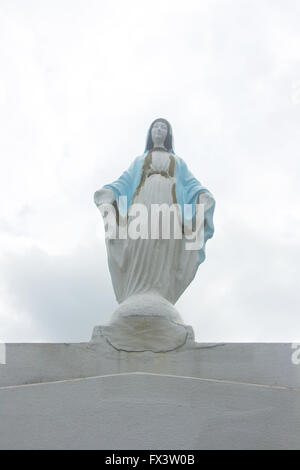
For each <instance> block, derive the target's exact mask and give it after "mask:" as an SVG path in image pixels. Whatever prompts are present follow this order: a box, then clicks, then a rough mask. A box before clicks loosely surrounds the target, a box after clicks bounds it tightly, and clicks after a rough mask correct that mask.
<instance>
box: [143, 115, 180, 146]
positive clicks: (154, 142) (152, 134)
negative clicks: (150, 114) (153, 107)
mask: <svg viewBox="0 0 300 470" xmlns="http://www.w3.org/2000/svg"><path fill="white" fill-rule="evenodd" d="M154 147H164V148H165V149H166V150H168V151H169V152H171V153H174V150H173V134H172V127H171V125H170V123H169V122H168V121H167V120H166V119H163V118H158V119H155V121H153V122H152V124H151V126H150V129H149V131H148V134H147V139H146V148H145V152H149V150H152V149H153V148H154Z"/></svg>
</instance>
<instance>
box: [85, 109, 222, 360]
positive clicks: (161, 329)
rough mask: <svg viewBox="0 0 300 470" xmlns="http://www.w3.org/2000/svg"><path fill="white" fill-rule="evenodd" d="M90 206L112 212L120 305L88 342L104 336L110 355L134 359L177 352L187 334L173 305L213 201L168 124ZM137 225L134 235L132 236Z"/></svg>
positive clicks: (112, 265)
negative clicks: (131, 354)
mask: <svg viewBox="0 0 300 470" xmlns="http://www.w3.org/2000/svg"><path fill="white" fill-rule="evenodd" d="M94 201H95V204H96V205H97V207H98V208H99V209H100V211H101V213H102V215H103V216H104V213H106V214H107V212H105V211H107V208H108V207H111V208H113V209H114V211H113V212H112V213H113V214H114V215H113V217H114V221H115V222H116V226H117V227H118V236H106V248H107V255H108V265H109V270H110V274H111V279H112V284H113V287H114V292H115V295H116V299H117V301H118V303H119V304H120V305H119V307H118V308H117V310H116V311H115V312H114V314H113V316H112V318H111V320H110V323H109V324H108V326H106V327H97V328H98V330H97V328H96V329H95V330H94V335H93V339H94V340H95V338H96V337H97V336H99V335H100V336H105V337H106V339H107V340H108V342H109V343H110V344H111V345H112V346H114V347H115V348H117V349H124V350H133V351H143V350H152V351H155V352H157V351H167V350H170V349H175V348H178V347H181V346H183V345H184V344H185V343H186V341H187V339H188V337H191V329H190V327H187V326H186V325H184V324H183V321H182V319H181V317H180V315H179V313H178V311H177V310H176V309H175V307H174V304H175V303H176V302H177V300H178V298H179V297H180V295H181V294H182V293H183V292H184V290H185V289H186V288H187V287H188V285H189V284H190V282H191V281H192V280H193V278H194V277H195V274H196V272H197V269H198V267H199V265H200V264H201V263H202V262H203V261H204V259H205V244H206V242H207V240H208V239H209V238H211V237H212V236H213V233H214V225H213V213H214V208H215V201H214V198H213V196H212V194H211V193H210V192H209V191H208V190H207V189H206V188H204V187H203V186H202V185H201V183H200V182H199V181H198V180H197V179H196V178H195V177H194V176H193V175H192V173H191V172H190V170H189V169H188V167H187V165H186V163H185V162H184V161H183V160H182V159H181V158H180V157H178V156H177V155H176V154H175V152H174V146H173V133H172V128H171V125H170V124H169V122H168V121H167V120H165V119H162V118H159V119H156V120H155V121H153V122H152V124H151V126H150V129H149V131H148V134H147V138H146V148H145V151H144V153H143V154H142V155H140V156H138V157H137V158H135V160H134V161H133V162H132V164H131V165H130V167H129V168H128V169H127V170H126V171H124V173H123V174H122V175H121V176H120V177H119V179H117V180H116V181H114V182H113V183H111V184H107V185H105V186H103V188H102V189H100V190H99V191H96V193H95V196H94ZM166 208H167V209H168V208H169V209H170V211H169V214H168V217H166V213H167V212H168V211H164V210H163V209H166ZM160 209H161V212H160ZM141 213H142V214H141ZM137 214H138V215H139V216H140V217H139V218H137V217H136V216H137ZM145 214H146V215H145ZM199 214H200V215H201V217H200V216H199ZM141 215H143V217H141ZM154 215H156V216H157V215H158V217H154ZM161 216H162V219H161ZM164 216H165V218H164ZM137 220H138V224H137ZM195 222H196V223H195ZM130 225H131V227H130ZM137 225H138V226H139V227H138V228H139V230H136V231H134V230H132V227H135V228H137ZM195 226H196V229H195V230H194V228H195ZM124 227H125V228H126V236H124ZM178 227H179V229H178ZM121 231H122V233H123V235H122V236H120V233H121ZM200 232H201V236H200V237H199V233H200ZM196 234H197V235H198V238H197V237H196ZM193 236H195V237H196V238H197V243H196V244H195V243H193V244H192V243H191V239H192V238H193ZM99 328H100V330H99Z"/></svg>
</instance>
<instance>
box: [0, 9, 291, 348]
mask: <svg viewBox="0 0 300 470" xmlns="http://www.w3.org/2000/svg"><path fill="white" fill-rule="evenodd" d="M299 18H300V2H299V1H298V0H205V1H200V0H195V1H192V0H186V1H185V2H183V1H182V0H180V1H178V0H168V1H164V0H151V1H147V2H146V1H143V0H135V1H131V0H127V1H124V0H118V1H112V0H108V1H104V0H51V1H50V0H43V1H41V0H36V1H33V0H27V1H26V2H24V1H23V0H20V1H16V0H7V1H6V0H0V126H1V132H0V155H1V172H0V263H1V264H0V266H1V268H0V295H1V297H0V339H2V340H3V341H8V342H11V341H13V342H30V341H55V342H56V341H57V342H60V341H63V342H71V341H72V342H75V341H87V340H89V338H90V335H91V332H92V329H93V326H94V325H96V324H104V323H106V322H107V320H108V318H109V317H110V315H111V314H112V312H113V311H114V309H115V308H116V305H117V303H116V301H115V298H114V294H113V289H112V285H111V280H110V276H109V271H108V266H107V258H106V249H105V243H104V229H103V223H102V220H101V215H100V213H99V212H98V211H97V209H96V207H95V206H94V203H93V194H94V192H95V190H97V189H99V188H101V187H102V186H103V185H104V184H107V183H110V182H111V181H113V180H115V179H116V178H117V177H118V176H119V175H120V174H121V173H122V171H123V170H124V169H125V168H127V167H128V166H129V164H130V163H131V161H132V160H133V159H134V158H135V157H136V156H137V155H140V154H142V153H143V150H144V144H145V138H146V133H147V130H148V127H149V125H150V123H151V122H152V120H153V119H155V118H157V117H165V118H166V119H168V120H169V121H170V122H171V124H172V127H173V132H174V141H175V151H176V153H177V154H178V155H179V156H180V157H182V158H183V159H184V160H185V161H186V163H187V164H188V166H189V167H190V169H191V171H192V172H193V173H194V175H195V176H196V177H197V178H198V179H199V180H200V181H201V183H202V184H203V185H204V186H206V187H207V188H208V189H209V190H210V191H211V192H212V193H213V194H214V196H215V199H216V211H215V235H214V238H213V239H212V240H209V241H208V243H207V259H206V261H205V263H204V264H202V265H201V266H200V267H199V270H198V273H197V276H196V278H195V280H194V282H193V283H192V284H191V285H190V287H189V288H188V289H187V290H186V292H185V293H184V295H183V296H182V298H181V299H180V300H179V302H178V304H177V308H178V310H179V311H180V313H181V315H182V317H183V319H184V320H185V323H187V324H190V325H192V326H193V327H194V330H195V333H196V337H197V339H198V340H199V341H208V342H214V341H267V342H269V341H288V342H290V341H294V342H299V339H300V308H299V306H300V283H299V278H300V276H299V266H300V247H299V238H300V220H299V219H300V211H299V203H300V190H299V177H300V171H299V170H300V138H299V137H300V136H299V133H300V29H299Z"/></svg>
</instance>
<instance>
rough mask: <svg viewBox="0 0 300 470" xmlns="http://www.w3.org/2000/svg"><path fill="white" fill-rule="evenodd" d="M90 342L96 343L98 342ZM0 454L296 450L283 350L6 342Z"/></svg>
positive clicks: (290, 367)
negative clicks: (129, 348)
mask: <svg viewBox="0 0 300 470" xmlns="http://www.w3.org/2000/svg"><path fill="white" fill-rule="evenodd" d="M98 340H99V338H98ZM6 352H7V354H6V356H7V364H6V365H0V448H1V449H300V365H294V364H293V363H292V360H291V357H292V354H293V352H294V350H293V349H292V347H291V345H290V344H197V343H193V344H192V343H190V344H189V343H188V342H187V343H186V344H185V346H184V347H183V348H179V349H177V350H173V351H169V352H158V353H154V352H150V351H145V352H126V351H120V350H117V349H115V348H114V347H112V346H111V345H110V344H109V343H108V342H107V341H106V340H105V339H104V338H102V340H101V341H96V342H91V343H80V344H8V345H7V351H6Z"/></svg>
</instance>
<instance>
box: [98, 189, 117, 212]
mask: <svg viewBox="0 0 300 470" xmlns="http://www.w3.org/2000/svg"><path fill="white" fill-rule="evenodd" d="M114 200H115V195H114V192H113V191H112V190H111V189H109V188H101V189H99V190H98V191H96V192H95V194H94V202H95V204H96V206H97V207H98V208H99V207H100V206H101V205H102V204H113V202H114Z"/></svg>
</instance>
